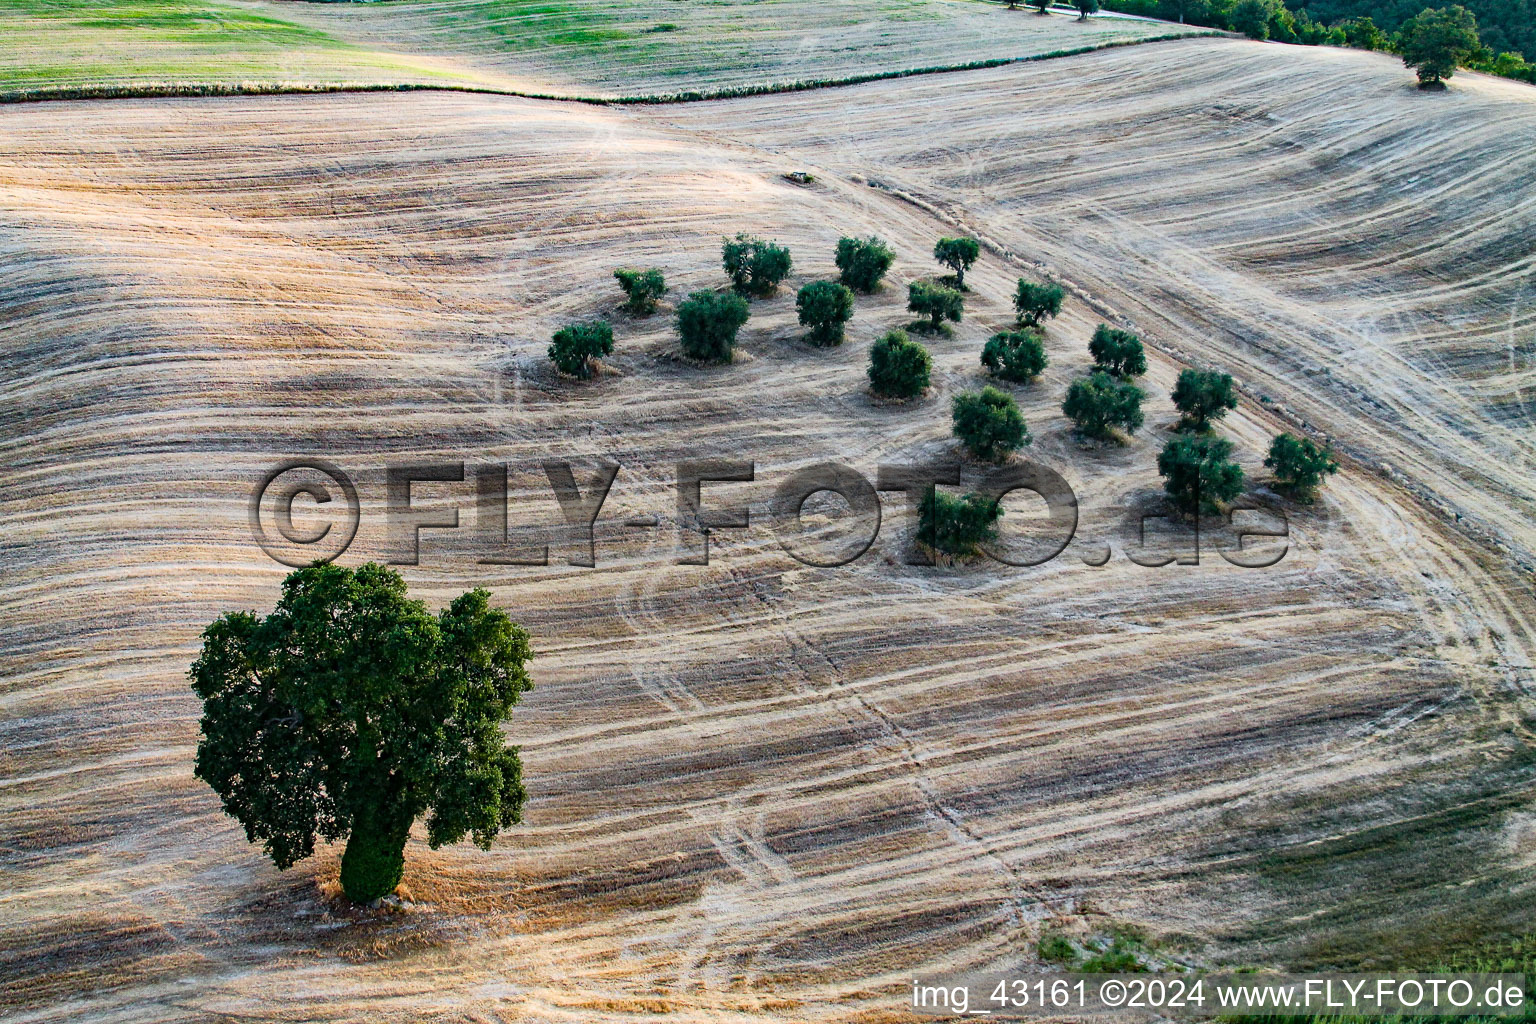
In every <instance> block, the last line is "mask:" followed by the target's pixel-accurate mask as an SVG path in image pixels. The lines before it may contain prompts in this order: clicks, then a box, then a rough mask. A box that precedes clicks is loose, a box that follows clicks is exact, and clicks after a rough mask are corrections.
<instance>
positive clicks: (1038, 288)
mask: <svg viewBox="0 0 1536 1024" xmlns="http://www.w3.org/2000/svg"><path fill="white" fill-rule="evenodd" d="M1065 296H1066V292H1065V291H1063V290H1062V287H1061V285H1059V284H1056V283H1054V282H1051V283H1049V284H1035V283H1034V282H1033V281H1026V280H1024V279H1023V278H1022V277H1021V278H1019V287H1018V290H1017V291H1015V292H1014V293H1013V308H1014V310H1015V311H1016V312H1017V313H1018V316H1019V323H1020V324H1022V325H1024V326H1025V327H1039V326H1040V325H1041V324H1042V323H1044V322H1045V321H1046V320H1047V319H1049V318H1051V317H1054V316H1056V315H1057V314H1059V313H1060V312H1061V300H1062V299H1063V298H1064V297H1065Z"/></svg>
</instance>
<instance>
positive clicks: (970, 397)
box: [950, 387, 1033, 461]
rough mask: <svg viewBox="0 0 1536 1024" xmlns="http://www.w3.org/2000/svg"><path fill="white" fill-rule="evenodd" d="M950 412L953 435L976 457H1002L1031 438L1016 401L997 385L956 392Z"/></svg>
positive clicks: (999, 458)
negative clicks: (962, 392) (952, 421)
mask: <svg viewBox="0 0 1536 1024" xmlns="http://www.w3.org/2000/svg"><path fill="white" fill-rule="evenodd" d="M950 411H951V414H952V416H953V418H954V430H955V436H956V437H957V438H959V439H960V442H961V443H962V444H964V445H965V447H966V450H967V451H969V452H970V453H971V454H972V455H974V456H976V457H977V458H978V459H989V460H992V461H998V460H1001V459H1004V458H1006V457H1007V456H1008V455H1009V453H1010V452H1013V451H1016V450H1017V449H1019V448H1022V447H1024V446H1025V445H1027V444H1029V443H1030V442H1031V440H1033V439H1032V438H1031V437H1030V436H1029V428H1028V427H1027V426H1025V424H1024V414H1023V413H1021V412H1019V405H1018V403H1017V402H1015V401H1014V400H1013V396H1012V395H1010V394H1007V393H1006V392H1003V391H999V390H998V389H997V388H994V387H985V388H982V389H981V390H980V391H974V392H969V393H966V394H959V395H956V396H955V397H954V401H953V403H952V405H951V409H950Z"/></svg>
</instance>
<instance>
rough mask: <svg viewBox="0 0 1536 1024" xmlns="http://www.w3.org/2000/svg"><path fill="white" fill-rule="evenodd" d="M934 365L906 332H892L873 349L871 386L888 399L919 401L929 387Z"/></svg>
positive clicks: (870, 348)
mask: <svg viewBox="0 0 1536 1024" xmlns="http://www.w3.org/2000/svg"><path fill="white" fill-rule="evenodd" d="M931 365H932V361H931V360H930V359H929V357H928V350H927V349H925V348H923V346H921V345H919V344H918V343H917V342H915V341H913V340H912V339H911V338H908V337H907V332H906V331H889V332H887V333H886V334H884V335H882V336H881V337H880V338H879V340H877V341H876V342H875V343H874V344H873V345H871V346H870V347H869V386H870V387H871V388H872V389H873V390H874V392H875V394H877V395H880V396H882V397H884V398H912V397H915V396H917V395H920V394H922V393H923V389H925V388H926V387H928V374H929V371H930V369H931Z"/></svg>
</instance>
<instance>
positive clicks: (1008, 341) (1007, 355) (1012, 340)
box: [981, 329, 1050, 384]
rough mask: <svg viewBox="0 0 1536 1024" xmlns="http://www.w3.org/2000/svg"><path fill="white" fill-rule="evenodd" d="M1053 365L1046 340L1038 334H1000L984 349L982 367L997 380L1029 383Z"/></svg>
mask: <svg viewBox="0 0 1536 1024" xmlns="http://www.w3.org/2000/svg"><path fill="white" fill-rule="evenodd" d="M1049 362H1050V360H1049V358H1048V357H1047V356H1046V354H1045V339H1044V338H1042V337H1041V336H1040V332H1039V331H1035V330H1029V329H1025V330H1022V331H998V332H997V333H996V334H994V335H992V337H990V338H988V339H987V343H986V345H984V346H983V347H982V350H981V365H982V366H985V367H986V368H987V372H989V373H991V374H992V375H993V376H994V377H1000V378H1002V379H1003V380H1007V381H1013V382H1014V383H1017V384H1027V383H1028V382H1029V381H1032V380H1034V379H1035V378H1036V377H1038V376H1040V374H1041V372H1042V371H1043V370H1044V369H1045V368H1046V366H1047V365H1048V363H1049Z"/></svg>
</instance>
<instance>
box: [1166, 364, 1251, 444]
mask: <svg viewBox="0 0 1536 1024" xmlns="http://www.w3.org/2000/svg"><path fill="white" fill-rule="evenodd" d="M1173 404H1174V406H1175V407H1176V408H1177V409H1178V410H1179V412H1181V413H1183V414H1184V420H1183V424H1182V425H1183V426H1186V427H1191V428H1193V429H1195V430H1204V429H1206V428H1207V427H1208V426H1209V425H1210V422H1211V420H1218V419H1221V417H1223V416H1225V415H1226V414H1227V410H1228V409H1236V408H1237V394H1236V392H1234V391H1233V389H1232V375H1231V374H1227V373H1218V372H1217V371H1215V370H1193V369H1191V370H1184V371H1182V372H1180V373H1179V379H1178V382H1177V383H1176V384H1175V385H1174V388H1173Z"/></svg>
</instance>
